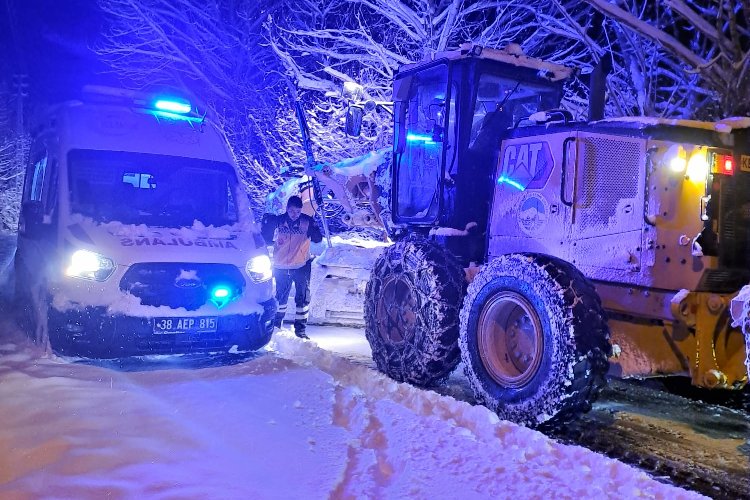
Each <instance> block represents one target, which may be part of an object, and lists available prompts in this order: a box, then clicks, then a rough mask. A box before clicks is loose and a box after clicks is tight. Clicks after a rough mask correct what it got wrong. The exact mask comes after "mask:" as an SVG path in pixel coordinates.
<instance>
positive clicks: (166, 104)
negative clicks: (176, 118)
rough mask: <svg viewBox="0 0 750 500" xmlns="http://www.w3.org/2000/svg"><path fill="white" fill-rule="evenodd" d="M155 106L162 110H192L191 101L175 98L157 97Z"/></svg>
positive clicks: (173, 111) (177, 111)
mask: <svg viewBox="0 0 750 500" xmlns="http://www.w3.org/2000/svg"><path fill="white" fill-rule="evenodd" d="M154 108H156V109H158V110H160V111H168V112H170V113H179V114H186V113H190V111H191V110H192V107H191V106H190V103H189V102H187V101H181V100H175V99H157V100H156V102H154Z"/></svg>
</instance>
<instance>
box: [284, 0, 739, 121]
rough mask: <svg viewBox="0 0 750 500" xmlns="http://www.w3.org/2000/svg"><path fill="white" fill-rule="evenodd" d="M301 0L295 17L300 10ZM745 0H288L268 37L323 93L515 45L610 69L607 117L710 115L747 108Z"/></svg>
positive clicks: (306, 83)
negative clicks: (474, 48) (416, 65)
mask: <svg viewBox="0 0 750 500" xmlns="http://www.w3.org/2000/svg"><path fill="white" fill-rule="evenodd" d="M292 4H293V5H292ZM300 4H302V5H303V8H301V9H299V10H301V11H302V12H304V13H305V14H303V15H300V14H298V13H297V12H298V10H297V8H296V6H297V5H300ZM745 4H747V2H744V3H742V2H739V1H738V0H660V1H657V2H653V1H651V0H621V1H619V2H610V1H608V0H588V1H587V2H577V1H571V0H551V1H549V0H524V1H519V0H508V1H491V0H479V1H475V2H465V1H461V0H442V1H428V0H301V1H299V2H297V1H294V2H291V0H290V2H289V3H287V4H284V5H283V6H282V9H281V12H283V14H278V13H277V17H276V18H274V25H273V26H271V27H270V33H271V39H272V41H273V47H274V49H275V50H276V52H277V54H278V55H279V57H280V59H281V61H282V62H283V64H284V65H285V67H287V68H288V71H289V72H290V73H291V74H293V75H294V77H295V78H296V79H297V80H298V81H299V82H300V85H302V86H303V87H304V88H308V89H313V90H317V91H320V92H323V93H328V94H330V93H332V92H335V90H334V89H335V88H336V87H337V86H338V85H340V83H341V81H346V80H348V79H352V78H353V79H358V80H359V83H362V84H363V85H365V88H366V89H367V91H368V93H370V94H371V95H374V96H382V95H384V94H387V87H388V85H387V84H388V82H389V81H390V79H391V77H392V75H393V72H394V71H395V69H396V68H397V67H398V66H399V65H401V64H404V63H408V62H414V61H417V60H420V59H422V58H424V57H426V56H429V55H430V54H432V53H434V52H436V51H441V50H445V49H454V48H456V47H458V46H459V45H460V44H461V43H464V42H468V41H470V42H474V43H476V44H480V45H484V46H488V47H503V46H505V45H508V44H509V43H516V44H519V45H520V46H521V47H522V49H523V51H524V52H525V53H526V54H529V55H532V56H535V57H540V58H543V59H547V60H550V61H553V62H558V63H563V64H567V65H570V66H573V67H577V68H580V69H581V70H582V72H583V73H584V74H585V73H587V72H589V71H591V69H592V67H593V66H595V65H596V64H598V63H599V62H600V61H602V60H604V61H605V62H607V63H608V65H609V66H610V68H611V71H610V74H609V76H608V79H607V89H608V95H609V100H608V110H607V113H608V114H609V115H646V116H675V117H685V118H715V117H717V116H719V115H727V114H738V113H743V114H744V113H747V109H746V108H747V107H748V104H747V101H748V99H750V97H748V96H747V93H746V92H744V91H743V89H745V88H746V87H747V71H746V68H747V64H748V57H747V50H748V46H749V45H750V44H749V43H748V38H747V35H748V33H747V26H748V23H747V21H748V19H747V13H748V9H750V7H748V6H747V5H745ZM586 94H587V89H586V79H585V78H583V79H582V80H581V81H574V82H573V84H572V85H571V86H570V88H569V92H568V95H567V103H566V104H567V106H568V107H569V108H571V109H572V110H573V111H579V112H581V111H584V110H585V106H586ZM337 114H340V111H337Z"/></svg>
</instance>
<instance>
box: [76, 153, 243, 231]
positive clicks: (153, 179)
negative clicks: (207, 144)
mask: <svg viewBox="0 0 750 500" xmlns="http://www.w3.org/2000/svg"><path fill="white" fill-rule="evenodd" d="M68 166H69V183H70V193H71V209H72V212H74V213H80V214H82V215H86V216H88V217H91V218H93V219H94V220H96V221H99V222H110V221H118V222H122V223H124V224H146V225H149V226H158V227H183V226H191V225H192V224H193V222H194V221H199V222H201V223H203V224H204V225H207V226H208V225H214V226H223V225H229V224H233V223H235V222H237V218H238V213H237V204H236V188H237V178H236V175H235V173H234V171H233V169H232V167H231V166H230V165H229V164H227V163H222V162H215V161H209V160H198V159H193V158H182V157H176V156H164V155H154V154H145V153H125V152H119V151H91V150H73V151H71V152H70V153H69V155H68Z"/></svg>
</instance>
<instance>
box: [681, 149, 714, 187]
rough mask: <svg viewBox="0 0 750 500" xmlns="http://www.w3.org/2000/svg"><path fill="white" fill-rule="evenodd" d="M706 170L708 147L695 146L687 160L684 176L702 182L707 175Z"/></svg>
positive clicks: (707, 167) (707, 168)
mask: <svg viewBox="0 0 750 500" xmlns="http://www.w3.org/2000/svg"><path fill="white" fill-rule="evenodd" d="M708 171H709V164H708V149H707V148H704V147H698V148H695V149H694V150H693V153H692V154H691V155H690V159H689V160H688V162H687V171H686V172H685V177H687V178H688V179H689V180H691V181H693V182H697V183H704V182H706V178H707V177H708Z"/></svg>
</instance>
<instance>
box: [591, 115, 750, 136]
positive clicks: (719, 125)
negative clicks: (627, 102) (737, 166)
mask: <svg viewBox="0 0 750 500" xmlns="http://www.w3.org/2000/svg"><path fill="white" fill-rule="evenodd" d="M594 123H632V124H635V125H638V126H639V128H646V127H650V126H671V127H687V128H697V129H702V130H710V131H713V132H719V133H721V134H729V133H731V132H732V130H734V129H742V128H750V117H743V116H736V117H730V118H725V119H723V120H719V121H716V122H705V121H699V120H684V119H679V118H655V117H651V116H621V117H617V118H605V119H603V120H599V121H597V122H594Z"/></svg>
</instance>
